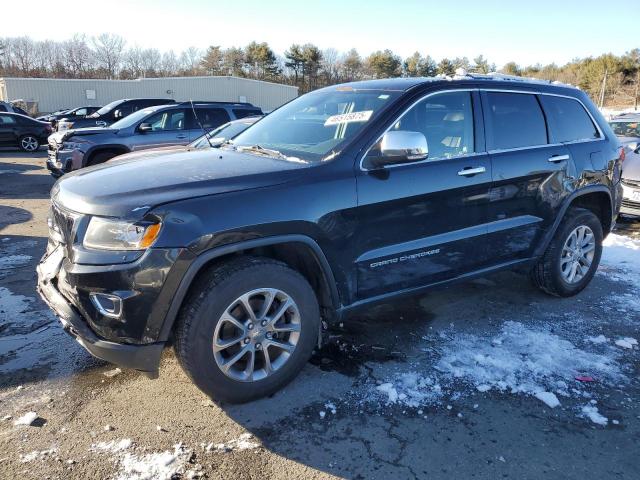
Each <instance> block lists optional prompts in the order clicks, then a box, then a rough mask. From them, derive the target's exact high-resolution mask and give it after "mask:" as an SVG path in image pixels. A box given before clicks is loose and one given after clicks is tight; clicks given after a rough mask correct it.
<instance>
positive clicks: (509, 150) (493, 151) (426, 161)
mask: <svg viewBox="0 0 640 480" xmlns="http://www.w3.org/2000/svg"><path fill="white" fill-rule="evenodd" d="M451 92H499V93H521V94H527V95H549V96H552V97H562V98H568V99H570V100H574V101H576V102H578V103H579V104H580V105H581V106H582V108H583V109H584V111H585V112H587V115H589V118H590V119H591V121H592V122H593V124H594V125H595V127H596V129H597V130H598V135H600V136H599V137H598V138H589V139H584V140H572V141H570V142H561V143H545V144H544V145H531V146H526V147H516V148H505V149H493V150H487V151H485V152H472V153H469V154H468V155H457V156H455V157H449V158H436V159H429V158H426V159H425V160H420V161H419V162H405V163H397V164H394V165H386V166H384V167H382V169H385V170H386V169H389V168H397V167H404V166H406V165H417V164H421V163H428V162H432V163H433V162H439V161H443V160H457V159H460V158H467V157H474V156H478V155H490V154H492V153H493V154H497V153H505V152H517V151H520V150H531V149H533V148H542V147H559V146H564V145H572V144H577V143H588V142H601V141H603V140H605V139H606V136H605V135H604V133H603V131H602V129H601V128H600V125H599V124H598V122H596V119H595V118H594V117H593V115H591V112H590V111H589V109H588V108H587V107H586V105H585V104H584V102H583V101H582V100H580V99H579V98H575V97H572V96H570V95H563V94H560V93H548V92H541V91H538V90H531V91H523V90H511V89H503V88H491V87H482V88H480V87H477V88H448V89H445V90H438V91H435V92H430V93H427V94H426V95H424V96H422V97H420V98H419V99H418V100H416V101H415V102H413V103H412V104H411V105H409V107H407V108H406V109H405V110H404V111H403V112H402V113H401V114H400V115H398V116H397V117H395V119H394V120H393V121H392V122H391V124H390V125H389V126H388V127H387V128H386V129H385V130H384V132H382V133H381V134H380V136H378V138H377V139H376V140H375V141H374V142H373V143H372V144H371V145H370V146H369V148H367V150H366V151H365V152H364V154H363V155H362V156H361V157H360V162H359V168H360V171H362V172H370V171H374V170H379V169H370V168H364V166H363V163H364V159H365V158H366V156H367V155H368V154H369V151H370V150H371V149H372V148H373V147H374V145H375V144H376V143H378V142H379V141H380V140H381V139H382V137H383V136H384V134H385V133H387V132H388V131H389V130H391V128H392V127H393V126H394V125H395V124H396V123H398V122H399V121H400V120H401V119H402V117H404V116H405V115H406V114H407V113H408V112H409V110H411V109H412V108H413V107H415V106H416V105H417V104H418V103H420V102H422V101H423V100H425V99H426V98H429V97H432V96H434V95H438V94H441V93H451ZM540 109H541V110H542V106H540ZM542 111H543V113H544V110H542ZM474 113H475V112H474ZM482 121H483V123H484V118H483V119H482ZM546 123H547V119H546V117H545V124H546ZM485 140H486V128H485ZM474 142H475V132H474Z"/></svg>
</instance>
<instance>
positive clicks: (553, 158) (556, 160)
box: [548, 154, 570, 163]
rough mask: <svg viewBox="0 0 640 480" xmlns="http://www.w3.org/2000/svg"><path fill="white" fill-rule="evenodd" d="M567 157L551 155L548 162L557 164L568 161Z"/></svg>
mask: <svg viewBox="0 0 640 480" xmlns="http://www.w3.org/2000/svg"><path fill="white" fill-rule="evenodd" d="M569 158H570V157H569V155H566V154H565V155H551V156H550V157H549V160H548V161H549V162H551V163H559V162H564V161H565V160H569Z"/></svg>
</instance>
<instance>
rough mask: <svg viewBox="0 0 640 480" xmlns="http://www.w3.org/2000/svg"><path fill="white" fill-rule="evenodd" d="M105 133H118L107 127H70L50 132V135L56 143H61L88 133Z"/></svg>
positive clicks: (114, 129)
mask: <svg viewBox="0 0 640 480" xmlns="http://www.w3.org/2000/svg"><path fill="white" fill-rule="evenodd" d="M107 133H111V134H116V133H118V129H116V128H107V127H88V128H72V129H69V130H62V131H61V132H55V133H53V134H51V137H53V139H54V140H55V141H56V143H62V142H64V141H65V140H67V139H68V138H71V137H86V136H89V135H99V134H102V135H104V134H107Z"/></svg>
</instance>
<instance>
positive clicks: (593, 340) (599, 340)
mask: <svg viewBox="0 0 640 480" xmlns="http://www.w3.org/2000/svg"><path fill="white" fill-rule="evenodd" d="M587 341H588V342H591V343H595V344H596V345H599V344H601V343H607V342H608V341H609V339H608V338H607V337H605V336H604V335H598V336H597V337H587Z"/></svg>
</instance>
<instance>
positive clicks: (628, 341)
mask: <svg viewBox="0 0 640 480" xmlns="http://www.w3.org/2000/svg"><path fill="white" fill-rule="evenodd" d="M615 343H616V345H617V346H619V347H622V348H633V347H635V346H637V345H638V341H637V340H636V339H635V338H633V337H624V338H620V339H618V340H616V342H615Z"/></svg>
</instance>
